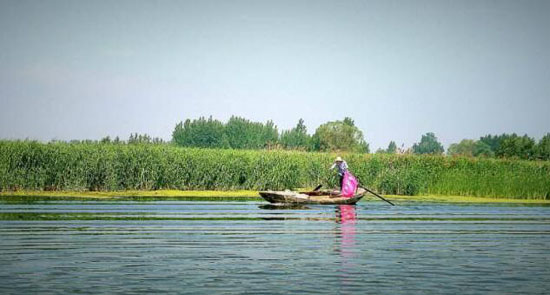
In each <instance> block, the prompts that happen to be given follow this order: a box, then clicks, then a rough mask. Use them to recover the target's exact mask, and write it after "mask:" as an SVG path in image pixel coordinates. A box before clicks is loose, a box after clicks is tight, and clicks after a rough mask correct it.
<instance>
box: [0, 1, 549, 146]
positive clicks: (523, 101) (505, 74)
mask: <svg viewBox="0 0 550 295" xmlns="http://www.w3.org/2000/svg"><path fill="white" fill-rule="evenodd" d="M0 28H1V29H0V138H9V139H15V138H31V139H40V140H50V139H84V138H90V139H100V138H101V137H103V136H106V135H110V136H111V137H114V136H116V135H119V136H121V138H125V139H127V138H128V136H129V134H130V133H131V132H139V133H148V134H150V135H152V136H159V137H162V138H165V139H170V137H171V132H172V130H173V128H174V126H175V124H176V123H177V122H179V121H181V120H184V119H186V118H198V117H199V116H209V115H212V116H213V117H214V118H217V119H220V120H223V121H226V120H227V119H228V118H229V117H230V116H231V115H239V116H243V117H245V118H248V119H251V120H254V121H262V122H265V121H267V120H269V119H271V120H273V121H274V122H275V123H276V124H277V125H278V127H279V130H281V129H289V128H291V127H293V126H294V125H295V124H296V122H297V121H298V119H299V118H303V119H304V120H305V122H306V125H307V127H308V131H309V132H310V133H313V132H314V131H315V128H317V127H318V126H319V125H320V124H322V123H324V122H327V121H332V120H341V119H343V118H344V117H345V116H349V117H352V118H353V119H354V120H355V122H356V125H358V126H359V127H360V128H361V129H362V130H363V132H364V133H365V138H366V140H367V142H369V143H370V144H371V150H375V149H376V148H378V147H386V146H387V145H388V142H389V141H390V140H395V141H396V142H397V143H398V144H401V143H405V145H406V146H410V145H411V144H412V143H414V142H417V141H418V140H419V139H420V136H421V135H422V134H423V133H426V132H430V131H431V132H435V134H436V135H437V136H438V137H439V139H440V140H441V141H442V142H443V143H444V144H445V146H447V145H448V144H450V143H452V142H457V141H459V140H461V139H463V138H478V137H479V136H482V135H485V134H488V133H491V134H496V133H502V132H508V133H511V132H516V133H520V134H524V133H527V134H529V135H531V136H533V137H536V138H537V139H538V138H540V137H541V136H542V135H543V134H544V133H546V132H550V1H532V0H521V1H520V0H518V1H504V0H497V1H480V0H472V1H443V0H435V1H412V0H406V1H388V0H382V1H318V0H316V1H297V0H292V1H280V0H277V1H275V0H273V1H203V0H201V1H198V0H197V1H136V0H132V1H97V0H94V1H39V0H37V1H21V0H13V1H4V0H0Z"/></svg>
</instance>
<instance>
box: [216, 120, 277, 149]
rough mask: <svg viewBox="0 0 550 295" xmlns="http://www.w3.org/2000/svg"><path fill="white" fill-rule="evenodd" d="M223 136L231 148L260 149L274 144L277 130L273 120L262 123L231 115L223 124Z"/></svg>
mask: <svg viewBox="0 0 550 295" xmlns="http://www.w3.org/2000/svg"><path fill="white" fill-rule="evenodd" d="M225 136H226V138H227V142H228V144H229V146H230V147H231V148H234V149H261V148H265V147H268V146H270V145H274V144H276V143H277V142H278V139H279V131H278V130H277V126H275V124H274V123H273V121H267V122H266V124H262V123H259V122H251V121H249V120H246V119H244V118H241V117H237V116H232V117H231V118H230V119H229V121H228V122H227V124H226V125H225Z"/></svg>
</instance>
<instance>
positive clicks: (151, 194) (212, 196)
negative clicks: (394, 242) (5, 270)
mask: <svg viewBox="0 0 550 295" xmlns="http://www.w3.org/2000/svg"><path fill="white" fill-rule="evenodd" d="M12 197H18V198H39V199H48V198H62V199H100V200H115V199H120V198H124V199H133V198H136V199H141V198H147V199H158V200H162V199H178V198H181V199H186V198H193V199H199V200H200V199H208V200H258V201H260V200H262V199H261V198H260V196H259V195H258V191H252V190H239V191H197V190H195V191H181V190H155V191H136V190H133V191H111V192H92V191H83V192H80V191H17V192H0V199H9V198H12ZM385 197H386V198H388V199H391V200H392V201H394V202H397V203H399V202H437V203H479V204H485V203H516V204H550V200H536V199H531V200H525V199H510V198H488V197H467V196H440V195H421V196H398V195H386V196H385ZM365 201H367V202H368V201H380V199H378V198H377V197H375V196H373V195H367V196H366V197H365V198H364V199H363V200H362V202H365Z"/></svg>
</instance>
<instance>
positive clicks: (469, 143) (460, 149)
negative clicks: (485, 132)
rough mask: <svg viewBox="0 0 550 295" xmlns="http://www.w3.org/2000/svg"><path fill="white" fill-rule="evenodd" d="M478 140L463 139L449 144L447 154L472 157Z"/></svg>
mask: <svg viewBox="0 0 550 295" xmlns="http://www.w3.org/2000/svg"><path fill="white" fill-rule="evenodd" d="M475 149H476V142H475V141H474V140H471V139H463V140H462V141H460V143H453V144H451V145H450V146H449V149H448V150H447V154H448V155H449V156H467V157H472V156H474V154H475Z"/></svg>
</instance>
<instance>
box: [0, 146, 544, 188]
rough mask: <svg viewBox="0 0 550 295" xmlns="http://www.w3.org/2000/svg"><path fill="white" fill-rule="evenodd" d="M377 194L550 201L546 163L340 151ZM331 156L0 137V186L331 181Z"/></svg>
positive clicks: (255, 185)
mask: <svg viewBox="0 0 550 295" xmlns="http://www.w3.org/2000/svg"><path fill="white" fill-rule="evenodd" d="M340 155H341V156H343V157H344V158H345V159H346V160H347V162H348V164H349V165H350V167H351V169H352V172H353V173H354V174H355V175H356V176H358V178H359V179H360V180H361V182H362V183H363V184H364V185H366V186H368V187H370V188H373V189H375V190H377V191H379V192H381V193H383V194H391V195H409V196H410V195H445V196H447V195H453V196H474V197H493V198H513V199H550V162H548V161H546V162H544V161H519V160H496V159H479V158H474V159H473V158H452V157H443V156H415V155H378V154H377V155H371V154H340ZM334 157H335V154H329V153H307V152H292V151H265V150H260V151H247V150H212V149H187V148H178V147H174V146H171V145H150V144H149V145H147V144H145V145H125V144H118V145H115V144H97V143H91V144H67V143H50V144H42V143H37V142H28V141H22V142H21V141H0V190H1V191H3V192H8V193H10V192H13V191H15V192H17V191H21V190H27V191H47V192H46V193H49V191H54V194H60V192H64V191H80V192H81V191H99V193H97V194H103V193H104V192H116V191H143V190H145V191H157V190H185V191H189V190H191V191H193V190H228V191H235V190H252V191H256V190H261V189H285V188H296V187H314V186H316V185H317V184H323V185H324V186H325V187H334V186H335V185H336V181H337V179H336V177H335V172H334V171H329V169H328V167H329V166H330V164H331V163H332V161H333V159H334Z"/></svg>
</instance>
